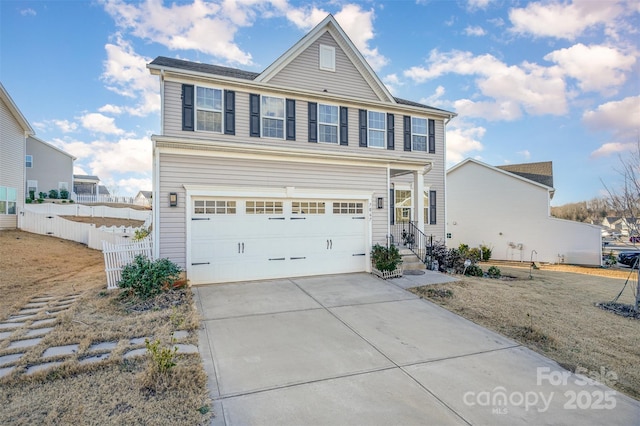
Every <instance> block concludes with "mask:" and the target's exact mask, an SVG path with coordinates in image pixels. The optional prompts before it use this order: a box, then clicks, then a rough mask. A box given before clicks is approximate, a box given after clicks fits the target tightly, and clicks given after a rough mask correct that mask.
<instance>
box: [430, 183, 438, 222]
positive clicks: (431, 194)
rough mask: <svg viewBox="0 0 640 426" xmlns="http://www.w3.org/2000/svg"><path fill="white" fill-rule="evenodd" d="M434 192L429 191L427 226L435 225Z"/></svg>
mask: <svg viewBox="0 0 640 426" xmlns="http://www.w3.org/2000/svg"><path fill="white" fill-rule="evenodd" d="M436 217H437V216H436V191H429V225H435V224H436Z"/></svg>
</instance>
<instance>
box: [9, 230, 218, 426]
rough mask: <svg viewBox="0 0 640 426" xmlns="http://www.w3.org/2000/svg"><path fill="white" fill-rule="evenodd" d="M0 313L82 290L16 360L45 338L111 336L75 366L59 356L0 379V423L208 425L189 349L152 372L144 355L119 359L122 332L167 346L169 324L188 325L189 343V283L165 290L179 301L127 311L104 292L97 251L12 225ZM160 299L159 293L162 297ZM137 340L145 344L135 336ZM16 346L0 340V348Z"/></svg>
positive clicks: (37, 352)
mask: <svg viewBox="0 0 640 426" xmlns="http://www.w3.org/2000/svg"><path fill="white" fill-rule="evenodd" d="M0 258H1V259H2V269H0V292H1V294H2V295H3V296H2V297H3V300H2V303H0V320H4V319H6V318H7V317H8V316H9V315H11V314H15V313H16V312H17V311H18V310H19V309H20V308H21V307H22V306H24V305H25V304H26V303H27V302H28V300H29V299H31V298H32V297H35V296H42V295H60V296H62V295H68V294H72V293H79V294H81V297H80V299H79V300H78V301H77V302H76V303H75V304H74V305H73V306H72V307H71V308H70V309H69V310H68V311H66V312H65V313H64V314H62V315H59V316H58V322H57V324H56V326H55V328H54V330H52V331H51V332H50V333H49V334H47V335H46V337H45V338H44V339H43V340H42V341H41V342H40V343H39V344H38V345H37V346H34V347H33V348H30V349H29V350H28V351H27V352H26V353H25V355H24V356H23V357H22V358H21V359H20V360H19V361H18V364H17V367H18V368H17V369H18V370H19V369H22V368H24V367H26V366H28V365H33V364H37V363H40V362H41V359H40V357H41V354H42V352H43V351H44V350H45V349H46V348H47V347H51V346H58V345H67V344H79V353H82V352H83V351H85V350H86V348H88V347H89V345H91V344H94V343H98V342H119V343H118V345H117V347H116V349H114V350H113V352H112V355H111V356H110V357H109V358H108V359H107V360H106V361H101V362H100V363H95V364H87V365H80V363H79V360H78V358H77V357H75V356H71V357H66V358H64V359H61V360H63V361H64V362H63V364H62V365H61V366H59V367H57V368H54V369H50V370H45V371H41V372H38V373H35V374H33V375H32V376H24V375H20V374H13V375H10V376H7V377H4V378H2V379H0V389H1V391H0V407H2V409H0V424H17V425H31V424H172V425H174V424H176V425H197V424H207V423H208V422H209V419H210V416H211V414H212V413H211V412H210V411H209V407H210V400H209V397H208V392H207V389H206V374H205V372H204V369H203V367H202V362H201V359H200V357H199V355H197V354H189V355H187V354H185V355H179V356H178V358H177V365H176V366H175V367H174V368H172V369H171V370H170V372H169V374H168V375H166V376H164V377H162V380H158V379H157V376H154V375H152V374H151V371H152V370H151V368H150V367H151V362H150V359H149V358H150V357H148V356H145V357H140V358H133V359H129V360H125V359H124V358H123V355H124V353H125V352H126V351H127V350H128V349H129V347H128V346H127V345H128V343H127V342H128V339H131V338H137V337H151V338H152V340H155V339H159V340H160V341H161V342H162V345H163V346H164V347H167V348H168V347H170V339H171V332H172V331H175V330H189V331H190V334H189V337H188V338H187V339H186V340H181V343H189V344H197V343H198V342H197V329H198V326H199V320H198V318H197V315H196V314H195V311H194V308H193V302H192V300H191V292H190V290H188V289H187V290H182V291H181V292H176V293H171V294H165V295H164V300H166V299H167V297H168V296H171V297H170V301H171V302H173V301H176V300H178V301H180V302H181V303H179V304H176V305H172V307H169V308H158V309H150V310H145V311H141V312H138V311H135V310H132V309H130V306H128V305H126V304H124V303H123V302H122V301H120V300H119V298H118V291H111V292H107V291H106V290H105V289H106V278H105V273H104V262H103V257H102V253H101V252H99V251H96V250H91V249H89V248H87V247H86V246H83V245H82V244H79V243H75V242H71V241H66V240H60V239H58V238H55V237H50V236H44V235H36V234H30V233H26V232H21V231H0ZM161 299H162V297H161ZM142 347H144V344H142ZM13 352H16V350H15V349H9V348H7V343H6V341H3V342H2V343H0V355H6V354H10V353H13Z"/></svg>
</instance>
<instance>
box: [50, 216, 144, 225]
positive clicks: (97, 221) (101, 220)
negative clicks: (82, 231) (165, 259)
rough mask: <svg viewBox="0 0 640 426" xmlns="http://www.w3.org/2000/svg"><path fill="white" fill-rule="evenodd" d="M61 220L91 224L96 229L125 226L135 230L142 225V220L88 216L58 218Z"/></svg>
mask: <svg viewBox="0 0 640 426" xmlns="http://www.w3.org/2000/svg"><path fill="white" fill-rule="evenodd" d="M60 217H61V218H63V219H67V220H71V221H73V222H82V223H93V224H94V225H96V228H99V227H101V226H107V227H109V226H125V227H129V226H131V227H133V228H137V227H139V226H142V225H144V221H143V220H134V219H116V218H112V217H88V216H60Z"/></svg>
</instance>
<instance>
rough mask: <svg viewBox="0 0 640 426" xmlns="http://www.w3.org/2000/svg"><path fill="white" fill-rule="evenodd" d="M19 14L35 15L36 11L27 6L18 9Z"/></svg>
mask: <svg viewBox="0 0 640 426" xmlns="http://www.w3.org/2000/svg"><path fill="white" fill-rule="evenodd" d="M20 15H22V16H36V11H35V10H33V9H31V8H30V7H29V8H27V9H22V10H21V11H20Z"/></svg>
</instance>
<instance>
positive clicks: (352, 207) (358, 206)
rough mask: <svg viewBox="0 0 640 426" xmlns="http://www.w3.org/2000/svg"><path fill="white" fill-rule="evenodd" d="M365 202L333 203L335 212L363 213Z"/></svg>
mask: <svg viewBox="0 0 640 426" xmlns="http://www.w3.org/2000/svg"><path fill="white" fill-rule="evenodd" d="M363 213H364V203H358V202H352V201H351V202H335V203H333V214H363Z"/></svg>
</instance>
